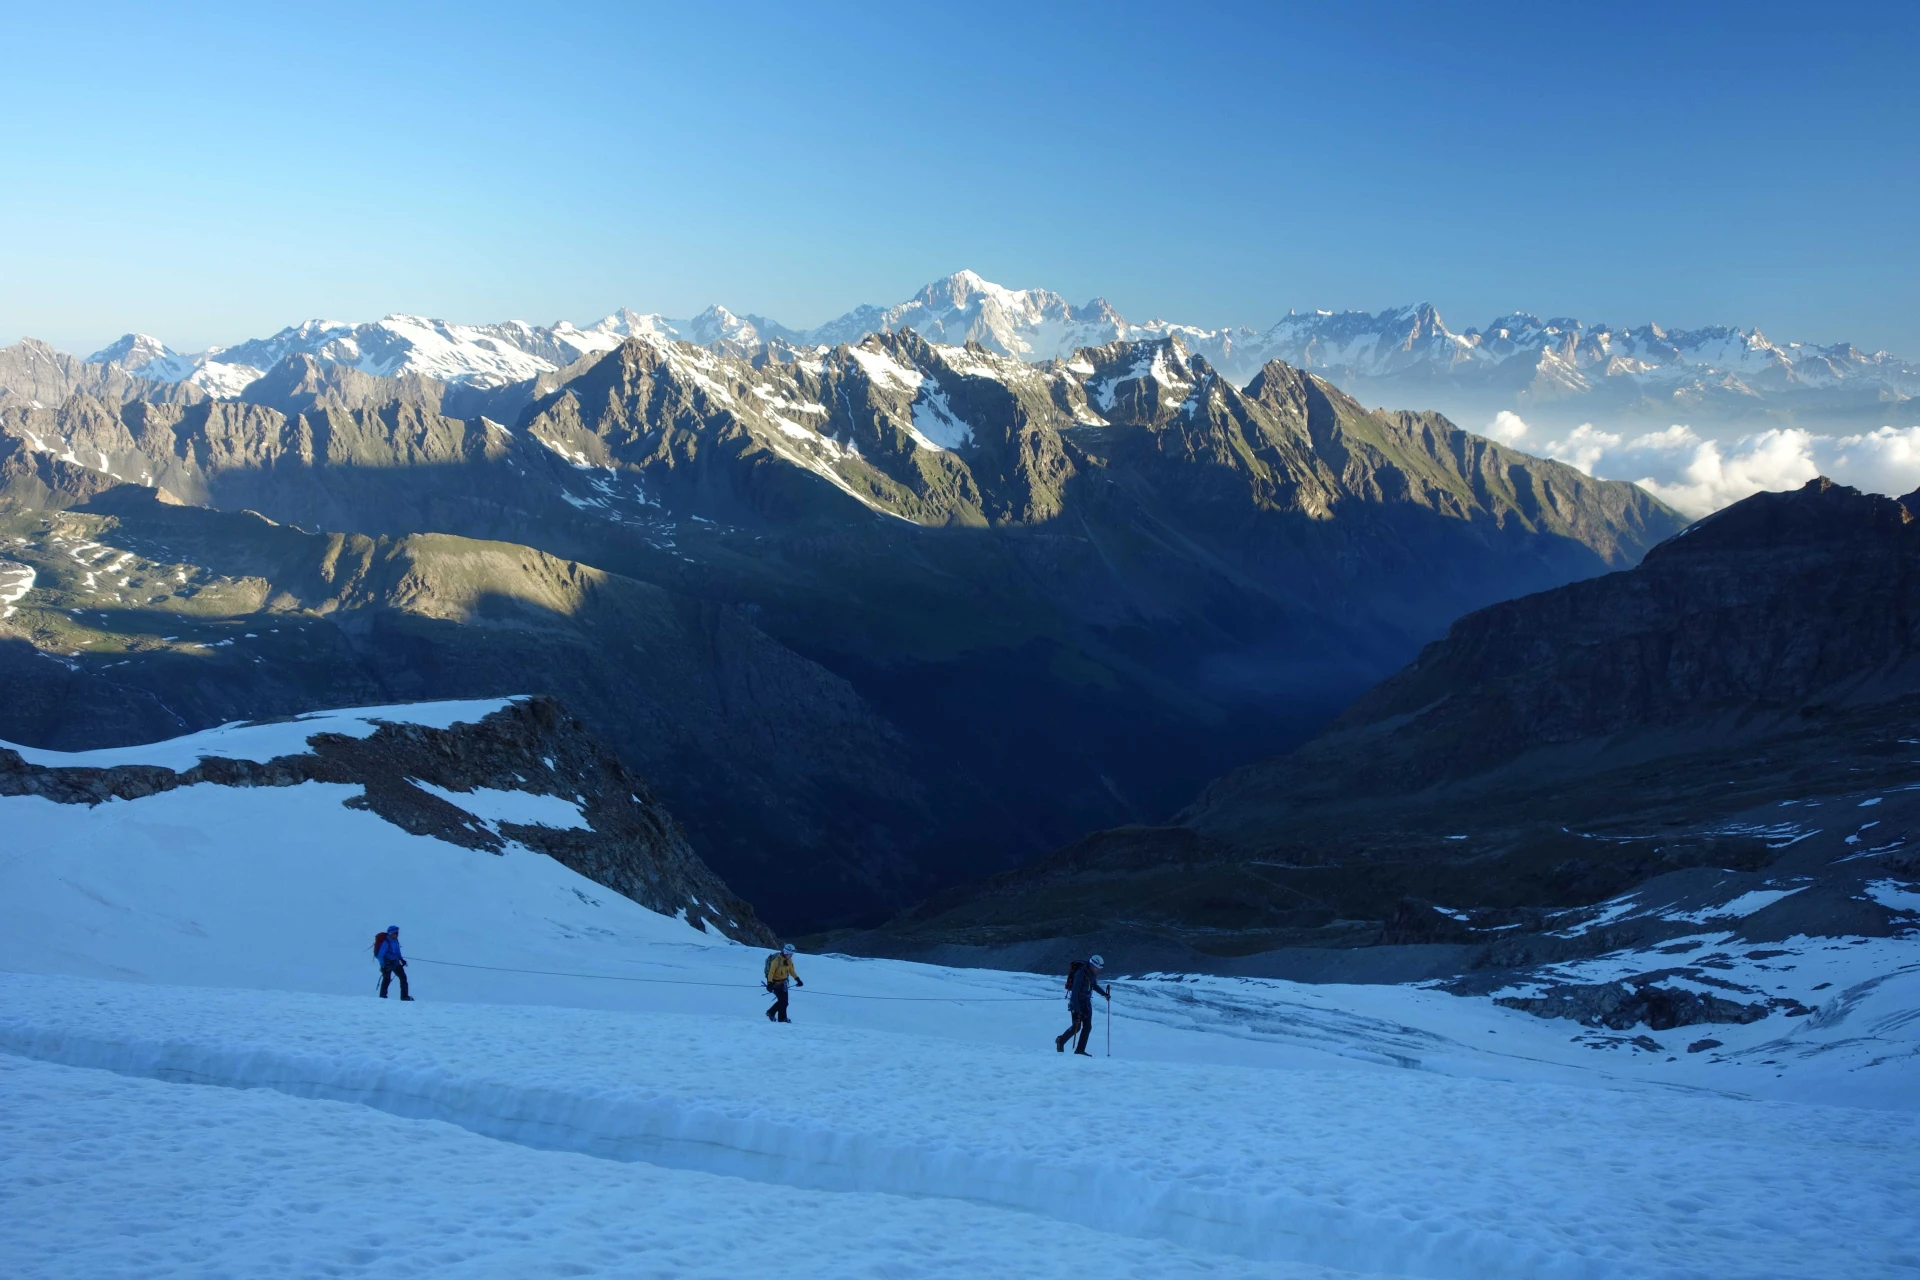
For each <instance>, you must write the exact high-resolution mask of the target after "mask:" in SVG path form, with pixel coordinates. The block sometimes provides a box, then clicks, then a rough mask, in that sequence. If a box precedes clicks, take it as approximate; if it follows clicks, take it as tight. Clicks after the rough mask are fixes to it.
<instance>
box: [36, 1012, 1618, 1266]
mask: <svg viewBox="0 0 1920 1280" xmlns="http://www.w3.org/2000/svg"><path fill="white" fill-rule="evenodd" d="M0 1052H6V1053H12V1054H16V1055H19V1056H21V1057H27V1058H33V1059H37V1060H39V1061H43V1062H51V1063H56V1064H59V1065H63V1066H71V1067H86V1068H94V1069H98V1070H106V1071H112V1072H114V1073H116V1074H119V1075H126V1076H135V1077H140V1078H145V1079H151V1080H160V1081H165V1082H168V1083H175V1084H196V1085H208V1086H223V1087H229V1088H241V1089H272V1090H274V1091H275V1092H278V1093H283V1094H287V1095H289V1096H292V1097H297V1098H312V1099H325V1100H329V1101H335V1102H349V1103H357V1104H360V1105H362V1106H367V1107H371V1108H373V1109H375V1110H378V1111H384V1112H386V1113H388V1114H390V1115H395V1116H399V1117H402V1118H404V1119H412V1120H438V1121H441V1122H444V1123H447V1124H452V1125H455V1126H457V1127H459V1128H462V1129H466V1130H468V1131H469V1132H472V1133H476V1134H479V1135H480V1136H482V1137H488V1138H493V1139H496V1140H498V1141H502V1142H508V1143H513V1144H515V1145H519V1146H525V1147H532V1148H537V1149H541V1150H553V1151H569V1152H574V1153H577V1154H581V1155H587V1156H594V1157H598V1158H601V1159H608V1160H619V1161H625V1162H641V1163H647V1164H653V1165H658V1166H661V1167H664V1168H671V1169H688V1170H697V1171H699V1172H704V1173H715V1174H723V1175H730V1176H733V1177H739V1178H745V1179H748V1180H750V1181H755V1182H766V1183H775V1184H779V1185H783V1186H792V1187H798V1188H804V1189H807V1190H815V1191H861V1192H880V1193H886V1194H893V1195H907V1196H920V1197H927V1198H935V1199H950V1200H964V1201H969V1202H972V1203H976V1204H983V1205H988V1206H992V1207H995V1208H1002V1209H1012V1210H1016V1211H1021V1212H1027V1213H1033V1214H1037V1215H1039V1216H1042V1217H1048V1218H1054V1219H1058V1220H1062V1221H1067V1222H1072V1223H1075V1224H1077V1225H1080V1226H1084V1227H1089V1228H1092V1229H1094V1230H1098V1231H1105V1232H1109V1233H1111V1234H1115V1235H1121V1236H1134V1237H1147V1238H1155V1239H1165V1240H1169V1241H1173V1242H1175V1243H1178V1244H1182V1245H1186V1246H1189V1247H1193V1248H1199V1249H1205V1250H1210V1251H1212V1252H1216V1253H1227V1254H1234V1255H1237V1256H1240V1257H1246V1258H1251V1259H1255V1260H1258V1261H1267V1262H1305V1263H1315V1264H1318V1265H1321V1266H1330V1267H1338V1268H1343V1269H1347V1270H1353V1271H1361V1272H1388V1273H1391V1274H1394V1275H1402V1276H1407V1277H1415V1278H1418V1280H1482V1278H1483V1277H1485V1276H1488V1275H1526V1276H1529V1277H1534V1278H1536V1280H1606V1277H1607V1275H1608V1274H1609V1272H1608V1267H1607V1265H1606V1263H1605V1262H1603V1261H1602V1260H1600V1259H1593V1258H1587V1257H1582V1256H1579V1255H1576V1254H1572V1253H1564V1252H1560V1253H1548V1252H1545V1251H1542V1250H1540V1249H1538V1248H1534V1247H1530V1246H1527V1245H1523V1244H1522V1243H1521V1242H1519V1241H1515V1240H1510V1239H1505V1238H1502V1237H1500V1236H1497V1235H1493V1234H1490V1233H1487V1232H1482V1231H1475V1230H1471V1229H1461V1230H1455V1231H1440V1230H1435V1229H1433V1228H1432V1227H1431V1226H1423V1225H1419V1224H1415V1223H1411V1222H1408V1221H1405V1220H1402V1219H1396V1218H1387V1217H1382V1216H1378V1215H1369V1214H1362V1213H1355V1212H1353V1211H1351V1210H1348V1209H1345V1208H1342V1207H1340V1206H1337V1205H1330V1204H1327V1203H1324V1202H1315V1201H1311V1200H1308V1199H1305V1198H1302V1197H1297V1196H1290V1195H1261V1194H1245V1195H1236V1194H1232V1193H1229V1192H1220V1191H1214V1190H1208V1189H1203V1188H1199V1187H1193V1186H1186V1185H1180V1184H1177V1183H1169V1182H1167V1181H1165V1180H1162V1179H1156V1178H1153V1177H1151V1176H1148V1175H1144V1174H1141V1173H1137V1172H1135V1171H1133V1170H1130V1169H1126V1168H1123V1167H1119V1166H1116V1165H1111V1164H1099V1163H1090V1162H1073V1163H1060V1162H1051V1161H1046V1160H1040V1159H1034V1158H1032V1157H1028V1156H1024V1155H1022V1154H1020V1153H1019V1152H1018V1151H1017V1150H1013V1149H1009V1148H984V1147H977V1146H962V1145H958V1144H950V1145H945V1146H941V1147H922V1146H916V1145H913V1144H908V1143H901V1142H897V1141H890V1140H888V1139H886V1138H884V1137H882V1136H880V1135H875V1134H863V1133H858V1132H846V1131H842V1130H836V1129H831V1128H828V1127H826V1126H824V1125H819V1124H809V1123H807V1122H806V1121H805V1120H804V1119H803V1118H799V1117H792V1116H785V1117H783V1116H777V1115H774V1114H771V1113H769V1112H768V1111H766V1110H764V1109H760V1108H747V1107H741V1106H738V1105H734V1106H725V1105H716V1104H712V1103H705V1102H702V1101H700V1100H698V1099H693V1098H686V1097H681V1096H677V1095H673V1094H662V1093H650V1092H647V1091H645V1090H643V1089H638V1088H636V1089H632V1090H626V1089H615V1090H609V1089H592V1088H586V1089H579V1090H568V1089H564V1088H552V1087H547V1086H539V1085H525V1084H516V1083H514V1082H511V1081H507V1080H498V1079H494V1080H489V1079H483V1078H478V1077H463V1076H461V1075H459V1074H457V1073H455V1072H452V1071H448V1070H446V1069H444V1068H440V1067H433V1068H428V1069H421V1068H417V1067H397V1066H395V1065H393V1064H392V1063H389V1062H386V1061H384V1060H381V1059H377V1058H372V1057H367V1056H364V1055H355V1056H325V1055H316V1054H302V1053H296V1052H288V1051H284V1050H280V1049H277V1048H273V1047H268V1046H263V1045H258V1044H253V1045H248V1044H230V1043H216V1042H207V1041H196V1040H187V1039H177V1040H126V1039H111V1040H110V1039H105V1038H99V1037H93V1036H87V1035H81V1034H75V1033H73V1032H70V1031H67V1030H65V1029H62V1028H57V1027H47V1026H36V1025H34V1024H32V1023H28V1022H22V1021H17V1020H0Z"/></svg>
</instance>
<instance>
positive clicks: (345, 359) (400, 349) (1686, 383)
mask: <svg viewBox="0 0 1920 1280" xmlns="http://www.w3.org/2000/svg"><path fill="white" fill-rule="evenodd" d="M904 329H912V330H913V331H914V332H916V333H918V334H919V335H921V336H922V337H923V338H925V339H927V340H928V341H930V342H934V343H937V344H946V345H953V346H960V345H964V344H966V343H968V342H974V343H978V344H979V345H981V346H982V347H984V348H986V349H987V350H988V351H990V352H993V353H995V354H999V355H1006V356H1016V357H1019V358H1021V359H1023V360H1029V361H1046V360H1054V359H1066V358H1068V357H1070V356H1071V355H1072V354H1073V352H1075V351H1077V350H1079V349H1081V348H1083V347H1099V346H1104V345H1107V344H1110V343H1113V342H1134V341H1143V340H1157V339H1164V338H1168V337H1175V336H1177V337H1179V338H1180V340H1181V341H1182V342H1183V343H1184V344H1185V345H1186V347H1187V348H1188V349H1189V350H1190V351H1192V352H1194V353H1195V354H1198V355H1201V356H1203V357H1204V358H1205V359H1206V360H1207V361H1208V362H1209V363H1210V364H1211V365H1212V366H1213V367H1214V368H1216V369H1218V370H1219V371H1220V372H1221V373H1222V374H1223V375H1224V376H1226V377H1228V378H1230V379H1232V380H1234V381H1236V382H1245V381H1247V380H1248V379H1250V378H1252V377H1253V376H1254V374H1255V373H1257V372H1258V370H1259V369H1260V368H1261V367H1262V366H1263V365H1265V364H1266V363H1267V362H1268V361H1270V360H1281V361H1284V362H1286V363H1288V364H1290V365H1293V366H1294V367H1295V368H1298V369H1302V370H1305V371H1308V372H1311V373H1315V374H1317V375H1319V376H1321V377H1324V378H1326V379H1328V380H1329V381H1331V382H1333V383H1334V384H1335V385H1337V386H1339V387H1341V388H1342V389H1344V390H1346V391H1348V392H1349V393H1350V394H1353V395H1355V396H1358V397H1361V398H1362V399H1365V400H1368V401H1370V402H1374V403H1389V404H1395V405H1407V406H1418V407H1422V408H1437V409H1440V410H1442V411H1445V412H1448V413H1450V414H1452V415H1453V416H1455V417H1456V418H1461V419H1463V420H1467V421H1477V420H1481V419H1485V420H1491V418H1492V417H1493V415H1494V414H1495V413H1497V412H1498V411H1499V410H1502V409H1507V410H1513V411H1517V412H1521V413H1523V414H1526V415H1528V416H1530V417H1534V418H1538V419H1540V420H1542V421H1548V422H1555V421H1561V420H1564V421H1567V422H1569V423H1571V422H1572V421H1575V420H1590V419H1594V418H1596V417H1603V418H1604V419H1605V420H1608V421H1613V420H1619V419H1644V420H1646V421H1648V422H1652V423H1657V424H1658V425H1662V426H1664V425H1666V424H1668V423H1671V422H1675V421H1685V422H1698V423H1711V422H1720V421H1728V422H1739V423H1751V424H1754V425H1767V424H1770V425H1783V424H1792V423H1797V422H1806V423H1812V422H1819V423H1827V422H1851V423H1856V424H1866V425H1870V426H1878V425H1881V424H1883V423H1893V422H1896V421H1897V422H1898V423H1899V424H1901V425H1904V424H1906V423H1907V422H1910V421H1920V418H1916V417H1915V412H1916V410H1915V405H1914V397H1915V396H1917V395H1920V365H1917V364H1915V363H1913V362H1911V361H1908V360H1903V359H1900V358H1897V357H1895V356H1893V355H1890V354H1889V353H1887V352H1884V351H1875V352H1865V351H1861V350H1859V349H1857V348H1855V347H1854V346H1852V345H1851V344H1849V343H1845V342H1839V343H1831V344H1826V345H1821V344H1814V343H1806V342H1797V341H1793V342H1775V341H1774V340H1772V339H1770V338H1768V337H1767V336H1766V335H1765V334H1763V333H1761V332H1760V331H1759V330H1757V329H1741V328H1735V327H1727V326H1708V327H1704V328H1699V329H1691V330H1688V329H1675V328H1667V327H1662V326H1661V325H1658V324H1652V323H1647V324H1642V325H1639V326H1637V327H1630V328H1614V327H1612V326H1610V325H1606V324H1596V323H1588V322H1583V321H1581V320H1578V319H1571V318H1564V317H1562V318H1552V319H1545V320H1543V319H1541V318H1539V317H1538V316H1534V315H1528V314H1524V313H1518V312H1516V313H1513V314H1509V315H1505V316H1500V317H1496V318H1495V319H1494V320H1492V321H1490V322H1489V323H1488V324H1487V325H1486V326H1484V327H1483V328H1469V329H1466V330H1464V331H1459V332H1456V331H1454V330H1452V329H1450V328H1449V327H1448V326H1447V325H1446V323H1445V322H1444V321H1443V320H1442V319H1441V317H1440V315H1439V313H1438V312H1437V311H1436V310H1435V309H1434V308H1433V307H1432V306H1431V305H1429V304H1425V303H1422V304H1419V305H1416V306H1407V307H1399V308H1394V309H1391V310H1387V311H1381V312H1378V313H1368V312H1359V311H1339V312H1335V311H1306V312H1290V313H1289V314H1288V315H1287V316H1285V317H1284V318H1282V319H1281V320H1279V321H1278V322H1276V323H1275V324H1273V325H1272V326H1271V327H1269V328H1267V329H1254V328H1247V327H1232V326H1227V327H1201V326H1194V325H1187V324H1176V323H1172V322H1168V321H1164V320H1157V319H1156V320H1149V321H1146V322H1143V323H1136V322H1132V321H1129V320H1127V319H1126V318H1125V317H1123V316H1122V315H1121V314H1120V313H1119V312H1118V311H1117V310H1115V309H1114V308H1113V307H1112V306H1111V305H1110V304H1108V303H1107V302H1106V301H1105V300H1103V299H1099V298H1096V299H1094V300H1092V301H1091V302H1088V303H1087V304H1086V305H1084V306H1074V305H1072V304H1070V303H1068V302H1067V301H1066V299H1064V298H1062V297H1061V296H1060V295H1059V294H1057V293H1053V292H1051V291H1049V290H1046V289H1007V288H1003V287H1001V286H1000V285H997V284H994V283H992V282H990V281H987V280H985V279H983V278H981V277H980V276H979V275H977V274H975V273H974V272H971V271H961V272H957V273H955V274H954V275H952V276H949V277H947V278H946V279H944V280H939V281H935V282H934V283H932V284H929V285H927V286H926V287H925V288H924V289H922V290H920V291H919V292H918V293H917V294H915V295H914V296H913V297H911V298H909V299H907V300H906V301H904V302H901V303H898V304H895V305H892V306H862V307H858V308H855V309H854V310H853V311H850V312H848V313H847V314H845V315H843V316H841V317H839V318H838V319H835V320H831V321H829V322H827V323H826V324H823V325H820V326H818V327H816V328H812V329H797V328H792V327H789V326H787V325H784V324H781V323H779V322H778V321H775V320H771V319H768V318H766V317H764V316H758V315H747V316H744V317H742V316H737V315H735V314H734V313H732V312H730V311H728V310H727V309H726V308H724V307H720V306H713V307H709V308H708V309H707V310H706V311H704V312H702V313H700V314H699V315H697V316H695V317H693V318H691V319H687V320H673V319H668V318H666V317H664V316H660V315H657V314H647V315H641V314H637V313H635V312H633V311H630V310H624V309H623V310H621V311H619V312H616V313H615V314H613V315H610V316H608V317H606V318H605V319H603V320H601V321H599V322H598V323H597V324H593V325H591V326H588V327H585V328H581V327H576V326H575V325H573V324H570V323H565V322H561V323H558V324H555V325H553V326H551V327H543V326H536V325H528V324H524V323H520V322H511V323H506V324H490V325H459V324H451V323H448V322H446V321H442V320H432V319H425V318H421V317H417V316H408V315H392V316H388V317H386V318H385V319H382V320H379V321H375V322H372V323H363V324H351V323H344V322H336V321H326V320H311V321H308V322H306V323H304V324H300V325H296V326H292V327H289V328H287V329H283V330H281V331H280V332H279V333H276V334H274V335H272V336H271V337H267V338H256V339H250V340H248V341H245V342H241V343H238V344H235V345H233V346H230V347H216V348H212V349H210V350H208V351H204V352H200V353H197V354H193V355H183V354H180V353H177V352H174V351H172V350H170V349H168V348H167V347H166V346H164V345H163V344H162V343H161V342H159V341H158V340H157V339H154V338H151V337H148V336H145V335H141V334H128V335H126V336H125V337H123V338H121V339H120V340H119V341H118V342H115V343H113V344H112V345H110V346H108V347H106V348H105V349H103V350H101V351H98V352H95V353H94V354H93V355H92V356H90V357H88V361H87V362H88V363H91V364H97V365H104V366H106V367H109V368H112V369H116V370H119V371H120V372H123V373H128V374H136V375H138V376H140V377H143V378H146V379H150V380H153V381H160V382H171V383H181V382H185V383H188V384H191V385H193V386H196V387H198V388H200V389H201V390H203V391H205V392H206V393H208V394H210V395H214V396H221V397H234V396H238V395H240V394H241V392H242V391H243V389H244V388H245V387H246V386H247V385H248V383H250V382H251V381H253V380H254V379H256V378H258V377H260V376H262V375H263V374H264V373H265V372H266V371H267V370H269V369H271V368H273V367H274V366H275V365H277V364H278V363H279V362H280V361H281V360H283V359H284V358H285V357H286V356H288V355H293V354H298V355H310V356H313V357H314V358H315V359H317V360H320V361H322V362H326V363H334V364H343V365H346V366H349V367H351V368H354V369H356V370H358V371H360V372H363V373H371V374H377V375H381V376H400V375H406V374H419V375H423V376H427V377H432V378H436V379H439V380H442V381H446V382H451V383H458V384H464V385H469V386H474V387H483V388H492V387H500V386H505V385H507V384H510V383H514V382H521V381H527V380H530V379H533V378H535V377H537V376H539V375H541V374H544V373H551V372H554V371H556V370H558V369H561V368H564V367H566V366H567V365H569V364H572V363H573V362H575V361H577V360H579V359H581V358H583V357H586V356H589V355H595V354H599V353H603V352H606V351H609V350H611V349H613V348H614V347H615V346H617V345H619V343H620V342H622V341H624V340H626V339H628V338H634V337H641V338H653V339H671V340H677V341H682V342H689V343H693V344H695V345H701V346H707V347H709V348H711V349H713V350H715V351H718V352H722V353H725V354H732V355H742V356H746V355H752V354H754V353H756V352H758V353H762V354H763V355H764V356H765V357H766V358H772V359H791V358H796V357H797V356H799V355H800V354H801V353H807V352H817V351H819V350H821V349H830V348H832V347H835V346H838V345H841V344H849V343H858V342H860V341H861V340H862V339H864V338H866V337H869V336H871V335H873V334H883V333H895V332H899V331H901V330H904Z"/></svg>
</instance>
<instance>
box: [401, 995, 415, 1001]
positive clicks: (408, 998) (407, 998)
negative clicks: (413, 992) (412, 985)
mask: <svg viewBox="0 0 1920 1280" xmlns="http://www.w3.org/2000/svg"><path fill="white" fill-rule="evenodd" d="M400 998H401V999H402V1000H411V999H413V997H412V996H401V997H400Z"/></svg>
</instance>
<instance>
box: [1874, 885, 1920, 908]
mask: <svg viewBox="0 0 1920 1280" xmlns="http://www.w3.org/2000/svg"><path fill="white" fill-rule="evenodd" d="M1867 892H1868V893H1869V894H1871V895H1872V897H1873V900H1874V901H1875V902H1877V903H1879V904H1880V905H1881V906H1883V907H1888V908H1891V909H1892V910H1894V911H1915V912H1920V892H1915V891H1914V890H1912V889H1909V888H1908V887H1907V886H1906V885H1903V884H1901V883H1900V882H1899V881H1897V880H1875V881H1874V882H1873V883H1871V884H1869V885H1868V886H1867Z"/></svg>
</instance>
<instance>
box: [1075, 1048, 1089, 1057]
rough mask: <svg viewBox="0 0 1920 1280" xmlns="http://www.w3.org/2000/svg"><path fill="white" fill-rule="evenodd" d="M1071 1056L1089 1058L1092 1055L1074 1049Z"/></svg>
mask: <svg viewBox="0 0 1920 1280" xmlns="http://www.w3.org/2000/svg"><path fill="white" fill-rule="evenodd" d="M1073 1056H1074V1057H1076V1058H1091V1057H1092V1056H1093V1055H1092V1054H1090V1053H1088V1052H1087V1051H1086V1050H1085V1049H1075V1050H1074V1051H1073Z"/></svg>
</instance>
